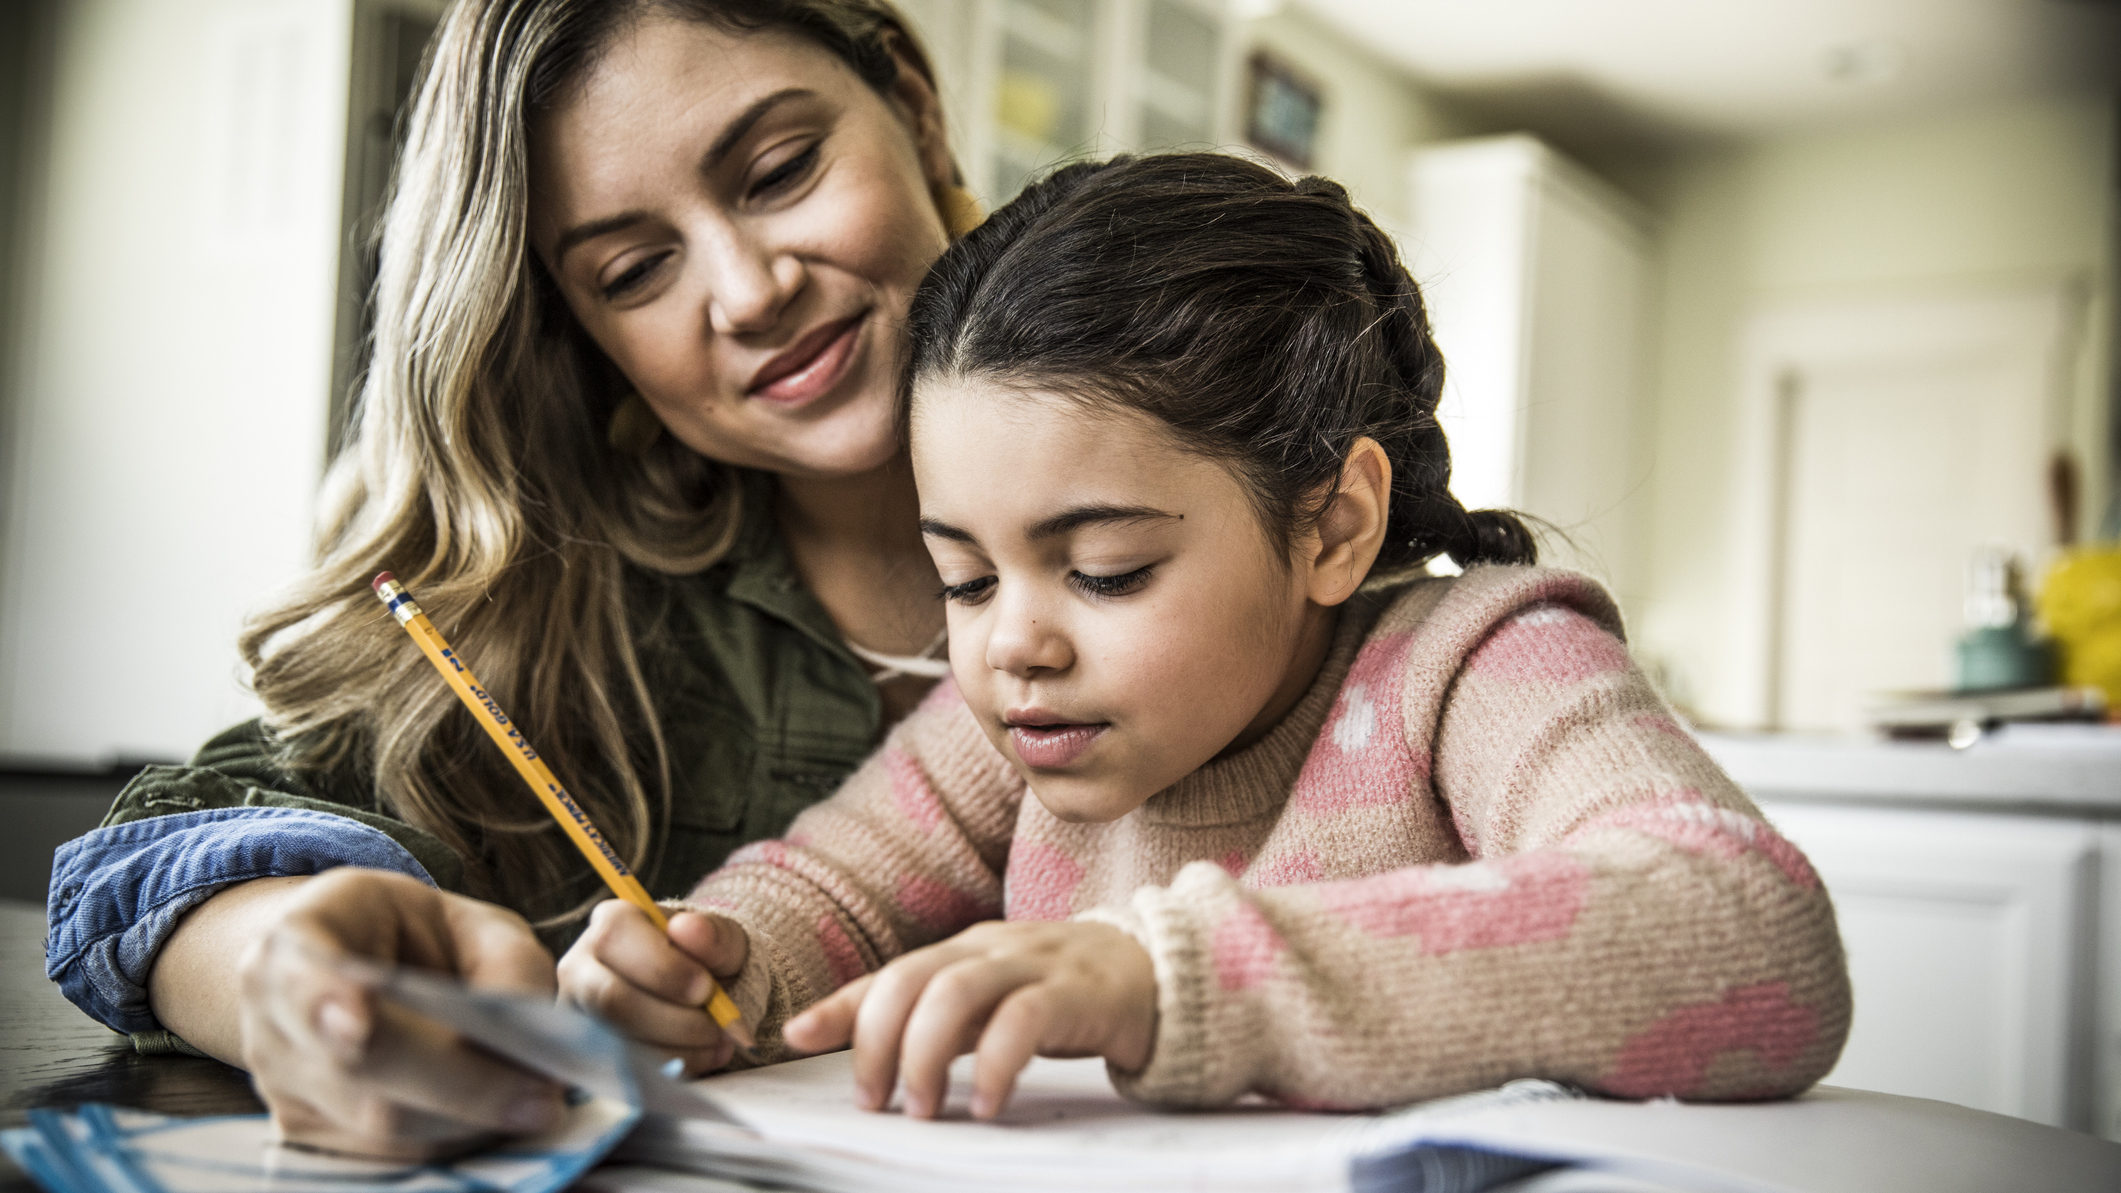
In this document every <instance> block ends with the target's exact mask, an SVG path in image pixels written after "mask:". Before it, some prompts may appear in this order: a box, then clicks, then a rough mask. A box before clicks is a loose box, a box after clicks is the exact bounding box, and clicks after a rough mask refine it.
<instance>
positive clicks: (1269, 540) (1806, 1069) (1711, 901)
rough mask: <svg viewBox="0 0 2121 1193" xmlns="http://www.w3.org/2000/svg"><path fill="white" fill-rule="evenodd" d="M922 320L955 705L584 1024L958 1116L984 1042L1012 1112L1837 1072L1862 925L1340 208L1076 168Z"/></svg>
mask: <svg viewBox="0 0 2121 1193" xmlns="http://www.w3.org/2000/svg"><path fill="white" fill-rule="evenodd" d="M911 319H912V344H913V357H912V361H911V365H910V373H909V376H910V404H909V415H910V426H911V434H912V442H913V452H914V467H915V473H916V478H917V481H918V485H919V490H920V502H921V512H922V528H923V530H924V532H925V533H926V535H927V542H928V546H929V549H930V551H931V552H932V553H933V555H934V557H935V562H936V566H937V568H938V570H939V572H940V573H941V576H942V579H943V582H944V588H943V591H942V595H943V598H944V600H945V601H946V602H947V607H948V618H949V630H950V661H951V670H952V673H953V676H954V680H955V682H954V683H952V684H947V685H945V686H944V687H943V688H941V689H939V690H938V691H937V692H936V693H935V694H933V695H932V696H931V697H930V698H929V699H928V700H927V702H926V703H925V704H924V705H923V706H922V707H921V708H920V709H919V710H917V711H916V712H915V713H914V714H913V715H912V716H911V717H909V718H908V719H907V720H906V721H905V722H904V723H902V724H901V725H900V726H899V727H898V729H897V730H896V731H894V733H893V734H892V735H891V737H890V738H889V739H888V740H887V742H886V743H885V747H884V749H883V751H882V752H881V753H880V754H879V755H878V756H877V757H876V758H874V759H872V760H871V761H870V762H869V763H868V764H867V765H866V766H864V768H863V769H862V770H861V771H859V772H857V774H856V775H855V776H854V777H853V778H852V779H851V780H850V781H849V783H848V784H847V786H845V787H844V788H842V789H841V790H840V792H839V793H838V794H837V795H835V796H834V797H833V798H832V799H830V800H829V801H827V802H826V803H824V804H821V805H819V806H818V807H816V808H813V809H812V810H810V811H808V812H805V813H804V814H803V815H802V816H800V817H799V818H797V820H796V821H795V823H794V825H793V827H792V829H791V831H790V832H789V833H788V835H787V836H786V837H785V838H784V839H782V840H779V841H771V842H764V843H761V844H758V845H754V846H751V847H748V848H747V849H745V850H743V851H740V852H739V853H738V854H737V855H735V856H733V857H732V858H731V860H730V864H729V865H727V866H725V867H724V868H723V869H721V870H719V871H717V872H716V873H714V874H712V875H710V876H708V877H707V878H706V879H705V880H704V881H702V882H701V883H700V885H699V886H698V887H697V888H696V889H695V890H694V891H693V892H692V894H691V896H690V898H689V900H688V902H689V904H690V905H691V906H692V907H694V908H695V909H697V910H698V911H699V912H700V914H695V915H681V916H679V917H677V919H676V921H674V926H673V931H672V935H671V937H668V938H666V937H663V936H661V935H660V934H658V933H656V932H654V931H652V930H650V929H649V928H648V927H647V924H646V921H645V920H644V919H643V918H642V917H640V916H639V914H638V913H637V912H635V911H633V910H632V909H630V908H628V907H626V906H625V905H623V904H607V905H605V906H604V907H602V908H600V910H599V911H598V913H597V914H596V915H595V916H594V917H593V920H592V927H591V928H590V930H589V931H588V932H587V933H586V934H585V935H584V937H583V939H582V940H581V941H580V942H578V943H577V945H576V946H575V948H574V949H573V950H572V951H571V952H570V953H569V954H568V956H567V957H566V958H565V959H564V960H563V961H562V963H561V967H560V970H561V984H562V988H563V991H565V992H566V993H567V994H569V995H570V996H571V997H573V998H575V999H576V1000H577V1001H579V1002H582V1003H584V1004H587V1005H589V1006H591V1007H593V1008H595V1009H598V1010H600V1011H602V1012H603V1013H605V1014H607V1015H609V1016H611V1017H613V1018H614V1019H616V1020H618V1021H619V1022H621V1023H624V1024H626V1025H628V1027H629V1028H630V1029H631V1030H633V1031H635V1032H636V1033H637V1034H639V1035H641V1036H642V1037H643V1038H645V1039H648V1040H650V1041H653V1042H656V1043H659V1044H662V1045H664V1046H666V1047H669V1048H671V1049H673V1050H674V1051H677V1052H679V1053H681V1054H682V1055H684V1056H686V1057H687V1059H688V1061H689V1062H690V1063H692V1064H694V1065H695V1066H697V1067H706V1066H711V1065H716V1064H720V1063H724V1062H725V1061H726V1059H727V1055H728V1052H727V1046H726V1045H725V1044H723V1043H721V1042H720V1041H719V1040H717V1039H716V1038H715V1036H714V1029H713V1026H712V1024H711V1022H710V1021H709V1020H708V1019H707V1018H706V1016H705V1015H703V1014H701V1013H700V1012H699V1011H697V1010H696V1009H694V1008H696V1007H697V1006H698V998H699V996H700V995H701V994H702V993H703V991H704V985H705V975H704V974H703V973H701V972H700V968H701V966H702V965H703V964H704V966H705V967H706V968H707V969H708V970H711V971H713V972H716V973H718V974H720V975H722V976H723V978H724V979H725V980H726V981H728V982H729V983H730V985H731V989H732V993H733V994H734V997H735V998H736V1000H737V1002H738V1003H739V1004H740V1005H741V1006H742V1007H743V1009H744V1011H745V1013H746V1015H747V1016H749V1017H751V1018H752V1020H753V1022H755V1023H756V1024H757V1025H758V1026H759V1027H760V1028H761V1029H762V1036H763V1037H764V1038H765V1039H767V1040H769V1041H776V1040H777V1041H779V1042H778V1043H773V1044H770V1045H769V1047H770V1048H771V1049H772V1050H773V1053H774V1055H783V1054H785V1053H786V1052H787V1051H789V1050H795V1051H819V1050H824V1049H828V1048H834V1047H839V1046H842V1045H845V1044H847V1043H849V1042H850V1041H851V1042H852V1043H853V1045H854V1048H855V1057H856V1061H855V1068H856V1080H857V1084H858V1091H857V1096H858V1097H859V1098H860V1099H861V1100H862V1101H863V1102H864V1103H865V1104H866V1105H868V1106H871V1107H882V1106H884V1105H885V1104H886V1103H887V1102H888V1101H889V1100H890V1098H891V1094H892V1092H893V1089H894V1087H895V1086H897V1085H900V1084H902V1085H903V1090H904V1096H905V1106H906V1109H907V1110H908V1112H909V1113H913V1114H916V1115H932V1114H935V1113H937V1112H938V1111H939V1110H940V1108H941V1107H942V1105H943V1102H944V1098H945V1095H946V1093H947V1082H948V1076H947V1072H948V1066H949V1064H950V1061H951V1060H952V1058H953V1057H955V1056H957V1055H959V1054H961V1053H965V1052H976V1053H977V1058H976V1062H975V1069H974V1087H973V1095H972V1101H971V1107H972V1111H973V1113H975V1114H977V1115H981V1116H991V1115H993V1114H995V1113H997V1112H998V1111H999V1110H1000V1108H1001V1106H1002V1105H1003V1103H1004V1102H1005V1100H1006V1099H1007V1097H1008V1093H1009V1090H1010V1088H1011V1085H1012V1083H1013V1081H1014V1079H1015V1075H1016V1074H1017V1072H1018V1071H1019V1070H1020V1069H1021V1068H1022V1066H1023V1065H1024V1064H1025V1063H1026V1062H1027V1061H1028V1059H1029V1058H1030V1057H1031V1056H1032V1055H1033V1054H1045V1055H1101V1056H1103V1057H1105V1058H1106V1060H1107V1061H1108V1062H1109V1065H1110V1069H1111V1073H1112V1076H1113V1079H1114V1081H1115V1083H1116V1084H1117V1085H1118V1086H1119V1088H1120V1089H1121V1090H1122V1091H1123V1092H1125V1093H1127V1094H1129V1095H1131V1096H1134V1097H1137V1098H1140V1099H1143V1100H1146V1101H1150V1102H1155V1103H1161V1104H1168V1105H1184V1106H1214V1105H1220V1104H1224V1103H1228V1102H1230V1101H1232V1100H1233V1099H1236V1098H1238V1097H1239V1096H1241V1095H1243V1094H1246V1093H1248V1092H1256V1093H1261V1094H1265V1095H1269V1096H1271V1097H1274V1098H1278V1099H1280V1100H1282V1101H1284V1102H1286V1103H1289V1104H1293V1105H1298V1106H1311V1107H1374V1106H1383V1105H1389V1104H1393V1103H1400V1102H1406V1101H1409V1100H1413V1099H1417V1098H1422V1097H1429V1096H1434V1095H1439V1094H1445V1093H1450V1092H1453V1091H1458V1090H1465V1089H1470V1088H1474V1087H1479V1086H1485V1085H1491V1084H1494V1083H1496V1082H1500V1081H1503V1080H1506V1079H1508V1078H1512V1077H1520V1076H1542V1077H1549V1078H1556V1079H1561V1080H1565V1081H1571V1082H1576V1083H1579V1084H1582V1085H1584V1086H1588V1087H1590V1088H1593V1089H1596V1090H1600V1091H1603V1092H1606V1093H1611V1094H1617V1095H1623V1096H1630V1097H1647V1096H1653V1095H1665V1094H1673V1095H1680V1096H1687V1097H1702V1098H1757V1097H1768V1096H1776V1095H1784V1094H1789V1093H1793V1092H1795V1091H1797V1090H1800V1089H1802V1088H1804V1087H1805V1086H1806V1085H1808V1084H1810V1083H1811V1082H1813V1081H1815V1080H1817V1079H1818V1078H1819V1077H1820V1076H1821V1075H1823V1074H1824V1073H1826V1072H1827V1070H1828V1069H1830V1068H1831V1067H1832V1066H1833V1063H1834V1060H1835V1058H1836V1056H1837V1055H1838V1054H1839V1052H1840V1048H1841V1044H1842V1041H1843V1038H1844V1036H1845V1035H1846V1032H1847V1028H1848V1022H1849V991H1848V981H1847V975H1846V970H1845V967H1844V964H1843V960H1842V955H1841V949H1840V943H1839V939H1838V936H1837V934H1836V931H1835V927H1834V916H1833V910H1832V907H1831V905H1830V904H1829V902H1828V899H1827V895H1826V892H1825V891H1824V890H1822V889H1821V887H1820V884H1819V880H1818V878H1817V876H1816V875H1815V874H1814V873H1813V871H1812V869H1811V867H1810V866H1809V865H1807V864H1806V862H1805V860H1804V858H1803V857H1802V856H1801V855H1800V854H1799V853H1798V852H1797V850H1796V849H1795V848H1793V847H1792V846H1791V845H1790V844H1789V843H1788V842H1786V841H1784V840H1783V839H1782V838H1781V837H1779V836H1777V835H1776V834H1775V832H1774V831H1773V830H1772V829H1771V828H1769V826H1768V825H1767V824H1766V823H1764V822H1763V821H1762V820H1761V818H1760V815H1759V812H1758V811H1757V810H1756V809H1755V808H1754V807H1753V806H1752V804H1751V803H1749V802H1748V801H1747V799H1746V797H1745V796H1744V795H1743V794H1742V793H1740V792H1739V791H1738V790H1737V788H1736V787H1734V786H1733V785H1732V784H1731V782H1730V780H1729V779H1727V778H1726V777H1724V775H1722V774H1721V773H1720V772H1719V771H1718V770H1717V768H1716V766H1715V764H1714V763H1712V762H1711V761H1710V760H1709V759H1708V758H1707V757H1706V756H1705V755H1704V754H1703V753H1702V752H1701V750H1700V749H1699V747H1698V746H1697V745H1696V744H1695V743H1694V741H1693V740H1692V739H1691V738H1690V737H1689V736H1688V734H1687V733H1686V731H1685V730H1684V729H1682V728H1681V727H1680V726H1679V725H1678V724H1677V723H1676V722H1675V721H1674V720H1673V718H1672V716H1671V714H1670V713H1669V712H1668V711H1667V710H1666V709H1665V707H1664V705H1663V704H1662V703H1661V702H1660V700H1659V699H1658V697H1657V695H1656V694H1655V692H1654V691H1652V689H1651V688H1650V686H1649V684H1648V683H1647V682H1645V680H1644V679H1643V677H1642V675H1641V673H1640V672H1638V671H1637V670H1636V669H1635V668H1634V666H1633V665H1632V664H1631V663H1630V662H1629V659H1628V655H1627V651H1626V649H1625V647H1624V646H1623V645H1622V644H1621V640H1620V637H1619V634H1620V620H1619V616H1618V614H1617V612H1616V611H1615V609H1614V607H1613V605H1612V602H1611V601H1610V600H1609V599H1608V598H1607V597H1606V595H1605V594H1604V593H1603V592H1602V591H1600V590H1599V588H1598V587H1597V586H1596V585H1595V584H1593V583H1592V582H1591V581H1589V580H1587V579H1585V578H1583V577H1581V576H1577V575H1573V574H1569V573H1565V572H1555V571H1544V570H1539V569H1536V568H1533V567H1531V566H1528V565H1529V564H1530V563H1531V562H1532V559H1533V548H1532V544H1531V540H1530V538H1529V536H1528V535H1527V533H1526V531H1525V528H1524V527H1523V526H1522V525H1521V524H1520V523H1519V522H1518V521H1517V520H1516V519H1515V518H1513V517H1511V516H1510V515H1508V514H1504V513H1499V512H1495V511H1482V512H1479V513H1470V514H1469V513H1467V512H1466V511H1465V510H1464V509H1463V508H1462V507H1460V506H1459V505H1458V504H1457V502H1456V501H1455V500H1454V499H1453V498H1452V497H1451V495H1450V493H1449V492H1448V490H1447V489H1446V488H1445V483H1446V480H1447V479H1448V476H1449V472H1450V460H1449V452H1448V449H1447V448H1446V446H1445V443H1444V439H1443V435H1442V433H1441V432H1440V431H1439V430H1438V428H1437V425H1436V421H1435V417H1434V412H1435V407H1436V401H1437V394H1438V390H1439V388H1440V385H1441V381H1442V374H1443V364H1442V361H1441V360H1440V359H1439V357H1438V355H1437V352H1436V348H1435V345H1434V344H1433V343H1432V342H1431V340H1430V337H1429V332H1428V325H1427V319H1426V316H1425V314H1424V311H1423V308H1422V305H1421V299H1420V295H1419V293H1418V292H1417V290H1416V288H1415V286H1414V284H1413V282H1412V281H1411V280H1410V279H1409V278H1408V276H1407V274H1406V272H1405V270H1404V268H1403V267H1402V266H1401V265H1400V263H1399V261H1398V259H1397V256H1396V254H1395V252H1394V250H1393V247H1392V244H1391V242H1390V240H1389V239H1388V238H1386V236H1385V235H1384V234H1383V233H1382V232H1380V231H1379V230H1378V228H1377V227H1376V225H1375V224H1373V223H1371V222H1370V221H1369V220H1368V219H1367V218H1365V217H1364V216H1363V215H1362V214H1361V213H1359V212H1357V211H1356V210H1354V209H1353V208H1352V207H1351V206H1350V205H1349V203H1348V200H1347V196H1346V195H1345V193H1344V192H1342V190H1341V189H1340V188H1339V187H1338V186H1336V185H1334V184H1333V183H1330V182H1326V181H1323V180H1320V179H1315V178H1313V179H1305V180H1303V181H1300V182H1295V183H1291V182H1288V181H1286V180H1284V179H1282V178H1281V177H1279V176H1277V175H1275V174H1274V173H1272V172H1270V171H1268V170H1266V169H1263V168H1261V167H1259V166H1256V165H1252V164H1249V163H1246V162H1244V161H1241V160H1238V159H1234V158H1228V157H1221V156H1214V155H1179V156H1169V157H1157V158H1145V159H1138V160H1130V159H1124V158H1122V159H1119V160H1117V161H1114V162H1111V163H1109V164H1105V165H1084V166H1077V167H1073V168H1070V169H1067V170H1064V171H1062V172H1060V173H1058V174H1056V175H1055V176H1053V177H1052V178H1050V179H1048V180H1046V181H1045V182H1043V183H1041V184H1040V185H1038V186H1035V187H1033V188H1032V189H1031V190H1029V191H1027V192H1025V194H1024V195H1023V196H1022V197H1021V198H1019V199H1018V200H1017V201H1016V202H1015V203H1013V204H1011V205H1010V206H1009V207H1007V208H1006V209H1004V210H1003V211H1001V212H999V213H997V214H996V215H995V217H994V218H993V219H992V220H990V221H989V222H988V223H987V224H986V225H985V226H984V227H982V228H980V229H978V230H977V231H975V232H974V233H972V234H971V235H970V236H968V237H967V238H965V239H964V240H963V241H961V242H960V243H959V244H957V245H956V246H955V247H954V248H952V249H951V250H950V251H949V252H948V253H947V254H946V255H945V256H944V257H943V259H942V260H941V261H940V262H939V263H938V264H937V266H936V267H935V269H934V270H933V271H932V272H931V273H930V275H929V276H928V278H927V280H926V281H925V282H924V283H923V285H922V288H921V290H920V292H919V294H918V296H917V297H916V299H915V302H914V306H913V311H912V316H911ZM1440 553H1441V554H1447V555H1449V556H1450V557H1451V558H1452V559H1453V560H1454V561H1456V562H1457V563H1459V564H1461V565H1464V567H1465V572H1464V574H1463V575H1462V576H1459V577H1456V578H1429V577H1425V576H1423V575H1422V574H1421V570H1420V567H1419V565H1421V564H1423V563H1424V562H1426V561H1427V560H1429V559H1431V558H1433V557H1435V556H1436V555H1438V554H1440ZM1027 797H1028V798H1027ZM673 942H674V943H673Z"/></svg>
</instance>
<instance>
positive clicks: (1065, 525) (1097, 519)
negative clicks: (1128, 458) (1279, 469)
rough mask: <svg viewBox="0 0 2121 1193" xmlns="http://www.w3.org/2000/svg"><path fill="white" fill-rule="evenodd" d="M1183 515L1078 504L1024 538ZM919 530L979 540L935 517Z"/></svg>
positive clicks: (1145, 508)
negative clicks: (1086, 527)
mask: <svg viewBox="0 0 2121 1193" xmlns="http://www.w3.org/2000/svg"><path fill="white" fill-rule="evenodd" d="M1185 517H1186V516H1185V515H1184V514H1174V513H1171V512H1170V511H1168V510H1160V509H1155V508H1153V507H1151V506H1146V505H1078V506H1076V507H1075V508H1073V509H1067V510H1062V511H1061V512H1060V513H1057V514H1055V515H1053V516H1052V517H1050V518H1043V519H1040V520H1039V521H1038V522H1035V523H1033V524H1032V526H1031V529H1030V530H1028V531H1026V532H1025V534H1024V537H1026V538H1028V539H1030V540H1032V541H1033V542H1036V541H1038V540H1040V539H1049V538H1053V537H1055V536H1057V535H1063V534H1067V533H1068V532H1069V531H1072V530H1080V529H1082V528H1083V527H1085V526H1097V525H1105V524H1108V523H1114V522H1156V521H1165V520H1171V521H1181V522H1182V521H1184V520H1185ZM921 533H922V534H927V535H933V536H935V537H936V538H940V539H949V540H950V541H951V542H954V543H966V544H968V545H971V546H978V545H979V540H978V539H976V538H974V537H972V533H971V532H970V531H967V530H960V529H958V528H957V527H955V526H952V525H950V524H949V523H948V522H944V521H941V520H939V519H936V518H922V519H921Z"/></svg>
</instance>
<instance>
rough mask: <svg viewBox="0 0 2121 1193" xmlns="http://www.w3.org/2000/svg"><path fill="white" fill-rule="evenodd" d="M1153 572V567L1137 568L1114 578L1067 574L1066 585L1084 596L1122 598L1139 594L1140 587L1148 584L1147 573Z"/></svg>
mask: <svg viewBox="0 0 2121 1193" xmlns="http://www.w3.org/2000/svg"><path fill="white" fill-rule="evenodd" d="M1153 570H1155V569H1154V567H1153V566H1152V567H1138V568H1135V569H1134V570H1133V571H1131V572H1121V573H1120V574H1119V575H1116V576H1093V575H1090V574H1089V573H1088V572H1069V573H1068V583H1070V584H1072V585H1074V586H1075V588H1076V591H1078V592H1081V593H1083V594H1084V595H1086V596H1094V597H1122V596H1126V595H1128V594H1129V593H1133V592H1139V591H1140V590H1141V587H1142V585H1144V584H1147V583H1148V582H1149V573H1150V572H1151V571H1153Z"/></svg>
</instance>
